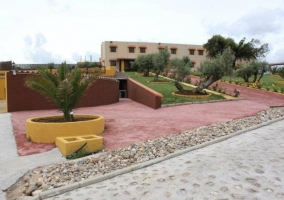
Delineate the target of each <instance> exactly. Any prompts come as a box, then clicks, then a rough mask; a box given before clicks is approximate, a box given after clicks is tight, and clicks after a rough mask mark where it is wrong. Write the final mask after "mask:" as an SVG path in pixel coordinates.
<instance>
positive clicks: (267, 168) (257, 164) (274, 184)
mask: <svg viewBox="0 0 284 200" xmlns="http://www.w3.org/2000/svg"><path fill="white" fill-rule="evenodd" d="M231 87H235V86H231ZM238 87H239V86H238ZM240 90H241V96H242V97H244V98H245V100H241V101H228V102H217V103H209V104H191V105H183V106H175V107H165V108H161V109H158V110H153V109H151V108H148V107H146V106H143V105H141V104H138V103H136V102H133V101H131V100H129V99H121V101H120V102H119V103H117V104H113V105H106V106H99V107H94V108H80V109H76V110H75V113H76V114H80V113H82V114H102V115H104V116H105V119H106V126H107V130H106V131H105V132H104V133H103V134H102V136H103V137H104V139H105V145H106V147H107V148H110V149H111V148H120V147H125V146H128V145H129V144H131V143H134V142H138V141H145V140H148V139H152V138H154V137H160V136H165V135H170V134H173V133H179V132H181V131H183V130H188V129H192V128H196V127H200V126H203V125H207V124H212V123H216V122H223V121H228V120H231V119H237V118H243V117H247V116H252V115H255V114H256V113H258V112H259V111H261V110H265V109H268V108H269V107H270V106H283V105H284V96H283V95H277V94H274V93H268V92H265V91H256V90H254V89H250V88H241V89H240ZM255 95H261V96H258V98H255V97H254V96H255ZM141 113H143V115H141ZM54 114H59V112H58V111H56V110H49V111H24V112H14V113H12V116H11V114H0V121H1V123H0V135H1V137H0V138H1V139H0V142H1V144H2V145H1V147H0V149H1V153H0V158H1V159H0V171H1V173H0V186H1V189H6V188H7V187H8V186H9V185H11V184H12V183H14V182H15V181H16V180H17V179H18V178H19V177H20V176H22V175H23V174H24V173H25V172H27V171H28V170H29V169H33V168H36V167H38V166H43V165H48V164H51V163H55V162H59V161H60V160H64V158H63V157H62V156H61V154H60V153H59V151H58V149H57V148H56V149H53V148H54V146H46V145H42V146H41V144H34V143H31V142H27V141H26V138H25V120H26V119H27V118H28V117H35V116H39V115H54ZM11 118H12V124H13V127H12V124H11ZM282 123H283V122H282ZM261 130H262V129H260V130H259V131H256V132H253V133H250V134H251V136H247V138H246V137H244V138H243V136H237V138H239V137H240V139H237V138H236V139H237V141H236V142H235V143H234V142H231V143H228V144H227V143H226V142H229V141H231V140H233V141H234V140H235V138H233V139H230V140H227V141H226V142H225V143H223V145H222V147H220V148H219V149H218V148H216V149H211V150H207V149H208V148H209V149H210V148H213V147H206V148H204V149H200V150H197V151H196V152H197V154H196V153H194V152H192V153H188V154H186V155H184V157H183V156H181V157H180V158H178V160H173V161H171V160H169V161H166V162H168V163H166V165H162V166H160V167H159V168H158V169H159V170H158V171H157V170H156V171H154V172H153V174H151V173H152V172H151V171H152V168H153V167H150V168H145V169H142V171H143V170H146V171H147V170H148V171H147V172H139V171H138V173H140V174H138V175H134V174H135V173H136V172H133V173H132V174H131V173H130V174H129V175H128V174H126V175H123V176H122V177H124V176H126V178H124V179H123V181H122V182H123V185H126V186H121V180H120V181H113V182H116V183H110V182H107V181H106V182H102V183H99V184H98V186H97V185H94V186H89V187H91V188H93V189H95V190H90V191H89V192H90V193H92V192H94V191H95V193H98V194H99V195H110V196H111V195H114V196H111V197H112V198H109V197H108V196H102V197H100V198H99V199H122V198H119V197H121V196H120V195H125V198H123V199H132V197H133V198H134V197H135V195H136V197H137V199H143V198H144V197H145V199H149V198H150V199H161V198H160V197H165V198H166V197H168V198H169V199H176V198H175V197H176V196H175V195H182V194H185V195H187V196H186V197H190V195H200V196H195V197H196V198H194V199H200V198H199V197H201V196H202V197H204V198H203V199H220V198H221V197H223V195H225V196H224V197H225V198H226V195H227V196H228V199H232V198H236V199H237V198H238V197H240V196H237V195H241V196H246V197H248V196H249V197H250V196H251V195H252V194H253V197H258V196H255V195H260V196H262V195H264V196H263V198H261V199H277V198H280V199H281V198H284V197H283V196H284V194H283V193H284V192H283V187H284V186H283V185H284V184H283V179H284V178H283V177H284V176H283V169H284V162H283V155H282V154H283V144H284V141H283V132H284V129H283V126H282V125H281V123H277V124H275V125H271V126H268V127H267V128H265V129H264V131H261ZM269 131H270V132H271V133H270V132H269ZM274 133H275V134H274ZM15 137H16V142H17V143H18V152H17V151H16V142H15ZM265 138H266V139H265ZM19 141H20V142H19ZM19 144H23V145H22V146H21V145H19ZM216 145H217V144H216ZM242 145H247V146H242ZM265 145H266V146H265ZM213 146H215V145H213ZM227 146H228V148H227V149H226V148H225V147H227ZM271 147H273V148H271ZM249 148H250V149H249ZM277 148H278V149H277ZM50 149H53V150H52V151H49V150H50ZM247 149H248V150H247ZM45 151H48V152H46V153H41V154H36V155H30V156H21V157H19V156H18V154H19V155H29V154H33V153H39V152H45ZM202 151H204V152H202ZM200 152H202V153H200ZM17 153H18V154H17ZM279 153H282V154H280V155H279ZM208 155H209V156H208ZM187 156H189V157H188V158H187ZM190 156H193V157H190ZM210 156H211V157H210ZM212 156H213V157H212ZM214 156H216V157H214ZM226 156H227V157H226ZM261 156H262V157H261ZM179 159H182V160H179ZM238 160H239V161H238ZM188 161H190V162H191V163H189V162H188ZM209 161H210V162H209ZM225 161H226V162H225ZM169 162H173V163H172V164H177V168H176V167H175V165H172V164H171V165H172V166H171V167H172V168H173V169H174V168H175V171H170V170H171V167H168V165H169V166H170V163H169ZM187 162H188V163H187ZM246 163H247V164H246ZM187 165H189V166H188V167H186V166H187ZM214 166H215V167H214ZM279 166H280V167H281V169H280V170H278V169H279V168H280V167H279ZM218 167H223V168H220V169H218ZM160 169H162V170H160ZM176 170H177V171H176ZM165 171H168V173H169V174H164V172H165ZM179 172H180V173H179ZM211 172H212V173H211ZM213 172H214V173H213ZM262 172H263V173H262ZM141 173H145V174H141ZM146 173H147V174H149V175H147V174H146ZM189 173H190V174H189ZM232 173H233V174H232ZM195 174H197V175H195ZM211 174H212V176H210V175H211ZM171 175H174V177H173V176H171ZM129 176H130V178H129ZM136 176H138V177H136ZM214 176H215V178H214ZM127 177H128V179H127ZM181 177H182V178H181ZM191 177H193V179H191ZM194 177H195V178H194ZM118 178H121V177H118ZM246 178H251V179H246ZM158 179H159V180H158ZM164 179H165V180H164ZM182 179H184V180H183V181H181V180H182ZM211 179H212V181H210V180H211ZM254 179H256V180H254ZM147 180H148V181H149V182H146V181H147ZM169 180H173V183H170V182H169ZM187 180H188V182H187ZM238 180H239V181H238ZM127 181H131V182H127ZM226 182H227V183H226ZM106 183H110V184H111V185H112V186H113V187H111V188H107V187H108V186H106V185H107V184H106ZM143 183H145V184H144V185H142V184H143ZM194 183H195V185H193V184H194ZM207 183H208V184H207ZM147 184H150V185H147ZM159 184H161V185H159ZM259 184H260V185H259ZM267 184H268V185H267ZM210 185H211V186H210ZM279 185H281V187H280V186H279ZM104 186H106V189H104ZM120 186H121V187H120ZM135 186H136V187H135ZM148 186H149V192H148V190H147V188H148ZM181 186H184V187H181ZM209 186H210V187H211V189H208V190H205V189H204V188H210V187H209ZM249 186H251V187H249ZM97 187H98V188H97ZM142 187H143V188H142ZM152 187H154V189H155V192H154V191H153V188H152ZM163 187H165V188H167V191H165V190H164V191H163V189H162V188H163ZM224 187H226V188H227V191H228V193H225V191H226V188H224ZM129 188H130V189H129ZM151 188H152V189H151ZM221 188H223V189H221ZM115 189H116V192H115ZM220 189H221V190H220ZM250 189H252V190H250ZM82 190H84V189H82ZM112 190H113V191H112ZM139 190H141V192H140V191H139ZM223 190H224V191H223ZM76 191H77V190H76ZM79 191H80V192H79ZM91 191H92V192H91ZM101 191H104V194H103V193H101ZM142 191H144V192H142ZM203 191H204V193H203ZM206 191H207V193H206ZM238 191H239V192H238ZM151 192H152V193H151ZM164 192H166V193H164ZM208 192H209V193H208ZM265 192H267V195H272V196H270V197H271V198H266V196H265V195H266V193H265ZM82 193H83V194H82V195H83V196H82V198H81V197H80V196H77V195H81V190H78V193H77V194H73V193H70V195H71V197H72V198H73V199H84V195H85V192H84V191H83V192H82ZM87 193H88V192H87ZM116 193H118V194H117V195H118V196H117V195H115V194H116ZM128 193H129V194H128ZM136 193H137V194H136ZM152 194H153V196H151V195H152ZM233 194H235V196H232V195H233ZM247 194H249V195H248V196H247ZM94 195H95V194H94ZM133 195H134V196H133ZM147 195H150V197H149V196H147ZM155 195H156V196H155ZM160 195H161V196H160ZM208 195H211V196H212V198H210V197H211V196H210V197H207V196H208ZM214 195H216V196H214ZM218 195H219V196H218ZM277 195H278V196H277ZM74 196H75V197H76V198H75V197H74ZM128 197H129V198H128ZM156 197H157V198H156ZM193 197H194V196H193ZM60 198H63V197H60ZM66 198H68V197H66V196H65V199H66ZM87 198H89V197H86V198H85V199H87ZM92 198H93V196H92V197H90V199H92ZM0 199H4V193H2V192H0ZM54 199H56V198H54ZM63 199H64V198H63ZM97 199H98V198H97ZM182 199H186V198H182ZM189 199H190V198H189ZM246 199H247V198H246ZM252 199H253V198H252ZM259 199H260V198H259Z"/></svg>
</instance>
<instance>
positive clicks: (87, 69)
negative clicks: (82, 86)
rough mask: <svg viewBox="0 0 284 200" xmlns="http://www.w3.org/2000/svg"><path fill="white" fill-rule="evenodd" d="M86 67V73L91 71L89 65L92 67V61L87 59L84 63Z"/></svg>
mask: <svg viewBox="0 0 284 200" xmlns="http://www.w3.org/2000/svg"><path fill="white" fill-rule="evenodd" d="M83 66H84V68H86V74H88V72H89V67H90V62H88V61H85V62H84V64H83Z"/></svg>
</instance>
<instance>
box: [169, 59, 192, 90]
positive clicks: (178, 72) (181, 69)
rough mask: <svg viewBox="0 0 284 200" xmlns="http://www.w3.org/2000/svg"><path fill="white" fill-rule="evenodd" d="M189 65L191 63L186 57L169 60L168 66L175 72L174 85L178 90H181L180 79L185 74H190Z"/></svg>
mask: <svg viewBox="0 0 284 200" xmlns="http://www.w3.org/2000/svg"><path fill="white" fill-rule="evenodd" d="M191 66H192V63H191V62H190V59H189V58H186V57H183V58H182V59H180V58H174V59H171V60H170V68H171V69H172V70H173V72H174V74H175V86H176V88H177V89H178V90H179V91H182V90H183V87H182V85H181V84H180V81H182V80H183V79H184V77H185V76H186V75H189V74H190V68H191Z"/></svg>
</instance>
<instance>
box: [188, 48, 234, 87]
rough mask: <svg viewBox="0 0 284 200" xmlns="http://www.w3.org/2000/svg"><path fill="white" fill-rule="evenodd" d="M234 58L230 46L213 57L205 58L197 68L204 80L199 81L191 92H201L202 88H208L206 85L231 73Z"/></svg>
mask: <svg viewBox="0 0 284 200" xmlns="http://www.w3.org/2000/svg"><path fill="white" fill-rule="evenodd" d="M234 60H235V56H234V52H233V51H232V50H231V48H227V49H225V50H224V51H223V52H222V53H219V54H218V55H217V56H216V57H215V58H212V59H207V60H206V61H204V62H202V63H201V64H200V67H199V68H198V69H197V70H198V71H199V72H200V74H201V76H202V77H203V78H204V80H203V81H200V82H199V84H198V86H197V87H196V88H195V89H194V90H193V92H195V93H198V92H201V91H202V90H203V89H205V88H208V86H210V85H211V84H212V83H214V82H216V81H218V80H219V79H221V78H222V77H223V76H225V75H229V74H231V73H232V71H233V63H234Z"/></svg>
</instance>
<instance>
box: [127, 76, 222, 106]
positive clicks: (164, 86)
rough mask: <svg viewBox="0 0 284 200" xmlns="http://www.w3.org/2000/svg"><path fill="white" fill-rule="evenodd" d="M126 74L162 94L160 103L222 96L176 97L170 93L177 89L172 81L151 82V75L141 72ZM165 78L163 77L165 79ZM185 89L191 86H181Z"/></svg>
mask: <svg viewBox="0 0 284 200" xmlns="http://www.w3.org/2000/svg"><path fill="white" fill-rule="evenodd" d="M125 74H126V75H127V76H129V77H130V78H132V79H134V80H135V81H137V82H139V83H141V84H143V85H145V86H147V87H149V88H151V89H153V90H155V91H157V92H159V93H161V94H162V95H163V98H162V104H176V103H185V102H201V101H210V100H221V99H224V97H222V96H219V95H214V94H212V95H211V96H210V97H208V98H206V99H201V98H200V99H198V98H189V97H177V96H173V95H172V93H173V92H176V91H178V90H177V89H176V87H175V85H174V82H173V81H168V82H167V83H153V82H151V81H153V80H154V77H153V76H150V77H143V75H142V74H140V73H137V72H125ZM159 80H163V78H161V77H159ZM166 80H167V79H165V81H166ZM183 87H184V89H185V90H192V87H189V86H183Z"/></svg>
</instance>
